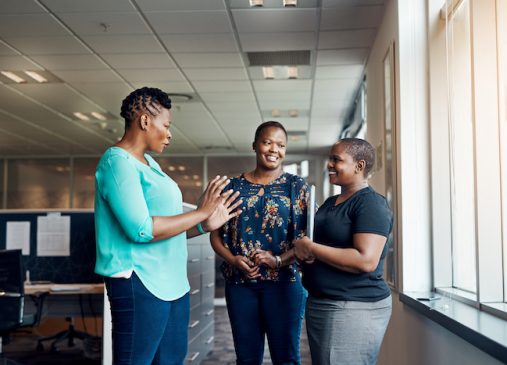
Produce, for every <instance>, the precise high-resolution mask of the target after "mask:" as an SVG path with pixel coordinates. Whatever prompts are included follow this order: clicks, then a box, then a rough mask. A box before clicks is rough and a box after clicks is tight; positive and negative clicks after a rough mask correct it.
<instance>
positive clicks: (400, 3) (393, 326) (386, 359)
mask: <svg viewBox="0 0 507 365" xmlns="http://www.w3.org/2000/svg"><path fill="white" fill-rule="evenodd" d="M427 1H428V0H412V1H407V0H388V1H387V3H386V10H385V15H384V19H383V22H382V25H381V27H380V29H379V33H378V35H377V38H376V40H375V43H374V46H373V49H372V52H371V54H370V57H369V59H368V63H367V67H366V70H367V71H366V72H367V90H368V97H367V103H368V105H367V108H368V114H367V115H368V132H367V139H368V141H369V142H370V143H372V144H373V145H374V146H375V147H376V146H378V145H379V144H380V143H384V138H385V136H384V120H383V118H384V116H383V115H384V112H383V69H382V67H383V66H382V61H383V58H384V56H385V54H386V52H387V49H388V47H389V45H390V43H391V42H392V41H394V43H395V53H396V56H395V57H396V103H397V105H396V108H397V110H396V119H397V125H396V127H397V132H398V141H397V147H398V151H399V152H398V166H397V167H398V184H399V187H398V196H399V199H400V202H399V203H398V209H397V211H396V212H395V214H396V215H397V216H398V217H400V223H401V224H400V227H399V229H398V233H399V237H400V240H399V244H400V247H399V252H398V254H399V255H400V264H401V265H402V270H401V273H400V277H399V283H400V288H403V289H404V290H407V291H410V290H413V291H417V290H428V289H431V288H432V287H433V283H432V273H431V257H432V253H431V210H430V209H431V191H430V177H431V176H430V163H429V156H430V142H429V129H430V128H429V118H430V116H429V101H428V94H429V90H430V85H429V78H428V67H429V66H428V46H427V44H428V42H427V37H428V31H427V27H428V22H427V16H426V14H427V7H428V3H427ZM384 161H385V159H384ZM371 182H372V185H373V186H374V187H375V189H377V190H378V191H379V192H385V164H384V168H383V169H381V170H380V171H377V172H376V174H375V176H374V177H373V178H372V181H371ZM379 364H381V365H387V364H388V365H397V364H399V365H407V364H410V365H418V364H421V365H426V364H432V365H439V364H442V365H444V364H445V365H448V364H464V365H468V364H470V365H472V364H474V365H475V364H500V362H498V361H497V360H495V359H494V358H492V357H491V356H489V355H487V354H486V353H484V352H482V351H480V350H479V349H477V348H476V347H474V346H472V345H471V344H469V343H468V342H466V341H464V340H463V339H461V338H460V337H458V336H456V335H454V334H453V333H451V332H450V331H448V330H447V329H445V328H444V327H442V326H440V325H439V324H437V323H435V322H433V321H431V320H430V319H428V318H426V317H424V316H422V315H421V314H419V313H418V312H416V311H414V310H413V309H412V308H410V307H407V306H406V305H404V304H403V303H401V302H400V301H399V297H398V294H397V293H396V292H393V315H392V318H391V321H390V323H389V327H388V329H387V333H386V336H385V338H384V342H383V345H382V349H381V353H380V357H379Z"/></svg>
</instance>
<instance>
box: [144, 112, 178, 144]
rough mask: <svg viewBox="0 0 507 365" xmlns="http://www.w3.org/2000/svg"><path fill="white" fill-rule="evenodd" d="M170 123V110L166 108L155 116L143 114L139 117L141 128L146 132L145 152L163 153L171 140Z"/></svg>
mask: <svg viewBox="0 0 507 365" xmlns="http://www.w3.org/2000/svg"><path fill="white" fill-rule="evenodd" d="M171 122H172V113H171V110H170V109H166V108H160V112H159V113H158V114H157V115H151V114H143V115H142V116H141V126H142V128H143V129H144V130H145V131H146V145H147V150H149V151H152V152H156V153H162V152H163V151H164V149H165V148H166V147H167V146H168V145H169V143H170V141H171V138H172V134H171V131H170V127H171Z"/></svg>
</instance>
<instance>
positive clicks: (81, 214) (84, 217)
mask: <svg viewBox="0 0 507 365" xmlns="http://www.w3.org/2000/svg"><path fill="white" fill-rule="evenodd" d="M65 234H68V242H69V247H68V248H67V247H65V240H67V237H65ZM52 240H53V241H52ZM8 241H9V243H10V245H11V246H10V247H7V243H8ZM57 241H58V243H61V245H57V244H56V242H57ZM52 243H55V245H54V246H52ZM13 245H14V246H13ZM42 246H44V247H42ZM5 248H23V251H24V252H23V266H24V269H25V273H26V274H27V275H28V278H27V279H29V280H30V281H32V282H37V281H49V282H51V283H59V284H71V283H100V282H101V281H102V279H101V277H100V276H99V275H97V274H95V273H94V271H93V269H94V266H95V224H94V220H93V212H92V211H25V210H23V211H1V212H0V249H5ZM54 254H56V255H59V256H52V255H54Z"/></svg>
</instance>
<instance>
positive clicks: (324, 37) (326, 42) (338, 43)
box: [319, 29, 377, 49]
mask: <svg viewBox="0 0 507 365" xmlns="http://www.w3.org/2000/svg"><path fill="white" fill-rule="evenodd" d="M376 34H377V32H376V30H375V29H363V30H342V31H332V32H320V36H319V49H334V48H360V47H369V46H371V45H372V44H373V41H374V40H375V36H376Z"/></svg>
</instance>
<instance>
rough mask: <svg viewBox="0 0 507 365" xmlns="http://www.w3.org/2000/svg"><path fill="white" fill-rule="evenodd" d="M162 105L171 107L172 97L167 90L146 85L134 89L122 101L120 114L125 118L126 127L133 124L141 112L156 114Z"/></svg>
mask: <svg viewBox="0 0 507 365" xmlns="http://www.w3.org/2000/svg"><path fill="white" fill-rule="evenodd" d="M161 107H164V108H166V109H171V99H170V98H169V95H168V94H167V93H166V92H164V91H162V90H160V89H157V88H154V87H146V86H145V87H142V88H140V89H137V90H134V91H132V92H131V93H130V94H129V95H127V97H126V98H125V99H123V101H122V103H121V113H120V115H121V116H122V117H123V119H125V129H128V128H129V127H130V126H131V124H132V122H133V121H135V119H136V118H137V116H138V115H139V114H141V113H146V112H148V113H150V114H151V115H152V116H156V115H158V114H159V113H160V109H161Z"/></svg>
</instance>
